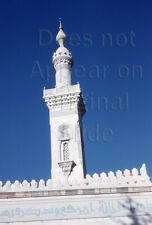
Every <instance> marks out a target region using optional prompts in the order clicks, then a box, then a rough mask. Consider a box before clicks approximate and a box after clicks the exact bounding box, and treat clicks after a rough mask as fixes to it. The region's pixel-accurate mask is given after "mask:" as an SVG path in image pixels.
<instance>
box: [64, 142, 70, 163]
mask: <svg viewBox="0 0 152 225" xmlns="http://www.w3.org/2000/svg"><path fill="white" fill-rule="evenodd" d="M68 160H69V146H68V143H67V142H64V143H63V161H68Z"/></svg>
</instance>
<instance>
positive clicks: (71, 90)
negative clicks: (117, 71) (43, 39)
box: [43, 20, 85, 182]
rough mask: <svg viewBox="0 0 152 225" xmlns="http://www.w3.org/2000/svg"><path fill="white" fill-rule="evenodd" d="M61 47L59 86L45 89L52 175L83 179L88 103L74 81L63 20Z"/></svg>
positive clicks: (56, 61)
mask: <svg viewBox="0 0 152 225" xmlns="http://www.w3.org/2000/svg"><path fill="white" fill-rule="evenodd" d="M56 41H57V42H58V43H59V48H58V49H57V51H56V52H55V53H54V54H53V66H54V68H55V70H56V74H55V78H56V86H55V88H53V89H47V90H46V89H44V96H43V97H44V99H45V102H46V105H47V107H48V109H49V117H50V118H49V119H50V131H51V160H52V163H51V164H52V169H51V175H52V179H53V180H59V181H61V182H62V181H63V180H68V181H70V180H73V179H76V180H80V179H83V178H84V176H85V161H84V148H83V135H82V117H83V115H84V113H85V106H84V103H83V98H82V95H81V90H80V85H79V84H76V85H72V81H71V68H72V65H73V60H72V55H71V53H70V52H69V50H68V49H67V48H65V46H64V43H65V41H66V35H65V33H64V32H63V28H62V24H61V20H60V26H59V32H58V34H57V36H56Z"/></svg>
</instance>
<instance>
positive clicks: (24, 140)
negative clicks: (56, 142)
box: [0, 0, 152, 182]
mask: <svg viewBox="0 0 152 225" xmlns="http://www.w3.org/2000/svg"><path fill="white" fill-rule="evenodd" d="M151 12H152V2H151V1H149V0H147V1H146V2H145V1H140V0H134V1H131V0H128V1H122V0H120V1H119V0H115V1H113V0H106V1H104V0H101V1H100V0H94V1H87V0H77V1H70V0H69V1H67V0H65V1H53V0H45V1H40V0H30V1H25V0H24V1H23V0H12V1H8V0H5V1H3V2H1V6H0V31H1V35H0V59H1V60H0V61H1V62H0V102H1V106H0V155H1V157H0V180H2V181H3V182H5V181H6V180H10V181H11V182H14V181H15V180H17V179H18V180H19V181H23V180H24V179H27V180H28V181H31V180H32V179H36V180H37V181H38V180H39V179H41V178H43V179H44V180H47V179H48V178H50V173H51V169H50V168H51V154H50V152H51V149H50V148H51V147H50V131H49V115H48V109H47V108H46V106H45V104H44V101H43V98H42V96H43V88H44V86H45V87H46V88H53V87H54V75H55V71H54V69H53V67H52V54H53V52H54V51H55V50H56V49H57V44H56V41H55V36H56V34H57V32H58V18H59V17H62V20H63V27H64V31H65V33H66V34H67V44H66V46H67V48H68V49H69V50H70V51H71V52H72V55H73V59H74V66H73V69H72V79H73V84H75V83H76V82H77V81H79V82H80V86H81V89H82V93H83V96H84V99H85V102H86V109H87V113H86V115H85V116H84V120H83V122H84V144H85V155H86V166H87V172H88V173H89V174H93V173H95V172H97V173H101V172H109V171H110V170H112V171H116V170H118V169H120V170H124V169H126V168H128V169H132V168H134V167H136V168H140V167H141V165H142V163H146V165H147V170H148V173H149V175H150V176H152V88H151V87H152V63H151V62H152V44H151V42H152V13H151Z"/></svg>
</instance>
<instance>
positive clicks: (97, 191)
mask: <svg viewBox="0 0 152 225" xmlns="http://www.w3.org/2000/svg"><path fill="white" fill-rule="evenodd" d="M147 192H152V185H151V186H143V187H116V188H114V187H113V188H92V189H73V190H51V191H26V192H1V193H0V199H13V198H33V197H34V198H37V197H57V196H74V195H76V196H79V195H104V194H131V193H147Z"/></svg>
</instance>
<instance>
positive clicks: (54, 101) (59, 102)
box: [44, 93, 85, 112]
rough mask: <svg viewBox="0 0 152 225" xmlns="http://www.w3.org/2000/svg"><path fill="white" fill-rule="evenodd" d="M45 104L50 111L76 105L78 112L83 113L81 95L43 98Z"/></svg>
mask: <svg viewBox="0 0 152 225" xmlns="http://www.w3.org/2000/svg"><path fill="white" fill-rule="evenodd" d="M44 99H45V103H46V105H47V107H48V108H49V109H50V110H53V109H61V108H64V107H67V106H72V105H77V104H78V107H79V110H80V111H82V112H85V107H84V102H83V98H82V96H81V93H68V94H63V95H57V96H47V97H45V96H44Z"/></svg>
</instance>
